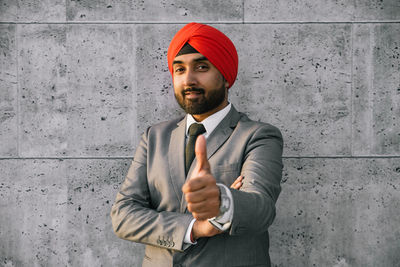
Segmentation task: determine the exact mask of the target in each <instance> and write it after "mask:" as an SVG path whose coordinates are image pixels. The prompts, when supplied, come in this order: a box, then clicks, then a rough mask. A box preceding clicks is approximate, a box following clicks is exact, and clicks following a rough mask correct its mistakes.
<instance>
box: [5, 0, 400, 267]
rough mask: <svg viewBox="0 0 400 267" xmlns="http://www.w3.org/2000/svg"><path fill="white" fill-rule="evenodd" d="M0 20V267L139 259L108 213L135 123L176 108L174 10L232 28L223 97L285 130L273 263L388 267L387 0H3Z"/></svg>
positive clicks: (395, 136)
mask: <svg viewBox="0 0 400 267" xmlns="http://www.w3.org/2000/svg"><path fill="white" fill-rule="evenodd" d="M0 21H1V24H0V32H1V33H0V157H1V159H0V170H1V172H0V266H139V265H140V262H141V258H142V256H143V246H142V245H140V244H135V243H130V242H127V241H123V240H119V239H117V238H116V237H115V236H114V235H113V233H112V230H111V223H110V219H109V211H110V208H111V205H112V203H113V201H114V197H115V194H116V191H117V189H118V187H119V184H120V183H121V182H122V180H123V179H124V175H125V174H126V172H127V169H128V166H129V162H130V159H131V158H132V155H133V152H134V150H135V146H136V145H137V143H138V139H139V137H140V135H141V133H142V132H143V130H144V129H145V128H146V127H147V126H149V125H151V124H153V123H156V122H158V121H162V120H166V119H169V118H171V117H174V116H177V115H179V114H181V111H180V109H179V108H178V106H177V105H176V104H175V100H174V97H173V93H172V92H173V89H172V86H171V80H170V75H169V73H168V70H167V65H166V50H167V47H168V44H169V41H170V39H171V38H172V36H173V34H174V33H175V32H176V31H177V30H178V29H179V28H180V27H182V26H183V23H185V22H189V21H201V22H207V23H210V24H212V25H214V26H215V27H217V28H219V29H221V30H222V31H224V32H225V33H226V34H227V35H228V36H230V37H231V39H232V40H233V41H234V43H235V44H236V46H237V48H238V52H239V57H240V65H239V76H238V80H237V82H236V84H235V85H234V87H233V88H232V89H231V92H230V99H231V102H233V103H234V105H235V106H236V107H237V108H238V109H239V110H241V111H244V112H246V113H248V114H249V115H250V117H252V118H253V119H255V120H262V121H267V122H270V123H272V124H274V125H276V126H278V127H279V128H280V129H281V130H282V133H283V135H284V138H285V152H284V163H285V170H284V177H283V184H282V186H283V191H282V194H281V196H280V198H279V200H278V203H277V208H278V215H277V218H276V220H275V222H274V225H273V226H272V227H271V228H270V232H271V257H272V261H273V263H274V266H399V262H400V119H399V118H400V104H399V103H400V58H399V56H400V3H399V1H398V0H379V1H378V0H353V1H344V0H323V1H315V0H300V1H289V0H276V1H261V0H258V1H257V0H249V1H244V0H232V1H210V0H208V1H183V0H173V1H161V0H152V1H123V0H113V1H106V0H97V1H93V0H54V1H50V0H47V1H33V0H31V1H23V0H2V1H0Z"/></svg>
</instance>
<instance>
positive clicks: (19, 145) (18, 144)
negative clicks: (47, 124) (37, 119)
mask: <svg viewBox="0 0 400 267" xmlns="http://www.w3.org/2000/svg"><path fill="white" fill-rule="evenodd" d="M19 27H20V26H19V25H18V24H17V25H15V32H14V38H15V61H16V67H17V73H16V78H17V156H18V158H19V157H21V99H20V98H21V88H20V80H19V57H18V51H19V40H18V36H19V34H18V32H19Z"/></svg>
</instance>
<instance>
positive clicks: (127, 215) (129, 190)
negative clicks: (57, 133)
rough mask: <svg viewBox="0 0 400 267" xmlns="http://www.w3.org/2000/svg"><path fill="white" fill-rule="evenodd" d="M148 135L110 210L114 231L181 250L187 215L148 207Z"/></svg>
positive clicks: (152, 243)
mask: <svg viewBox="0 0 400 267" xmlns="http://www.w3.org/2000/svg"><path fill="white" fill-rule="evenodd" d="M148 133H149V130H148V131H147V134H146V133H145V134H144V135H143V136H142V139H141V141H140V143H139V146H138V148H137V150H136V153H135V157H134V159H133V161H132V164H131V166H130V168H129V171H128V174H127V175H126V178H125V181H124V182H123V183H122V186H121V188H120V190H119V192H118V193H117V197H116V200H115V203H114V205H113V207H112V209H111V220H112V226H113V229H114V232H115V234H116V235H117V236H118V237H119V238H122V239H126V240H130V241H134V242H139V243H144V244H150V245H153V246H158V247H162V248H167V249H172V250H178V251H182V250H183V244H184V242H183V240H184V236H185V233H186V230H187V228H188V226H189V224H190V222H191V220H192V219H193V217H192V216H191V215H190V214H183V213H178V212H171V211H161V212H158V211H156V210H155V209H154V208H152V207H151V197H150V192H149V187H148V183H147V164H146V162H147V139H148V138H147V135H148Z"/></svg>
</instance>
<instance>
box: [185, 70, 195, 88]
mask: <svg viewBox="0 0 400 267" xmlns="http://www.w3.org/2000/svg"><path fill="white" fill-rule="evenodd" d="M196 84H197V78H196V73H195V72H194V71H193V70H190V69H188V70H186V72H185V74H184V77H183V85H184V86H185V87H191V86H194V85H196Z"/></svg>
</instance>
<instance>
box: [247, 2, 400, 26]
mask: <svg viewBox="0 0 400 267" xmlns="http://www.w3.org/2000/svg"><path fill="white" fill-rule="evenodd" d="M399 18H400V5H399V1H398V0H381V1H376V0H368V1H365V0H355V1H345V0H339V1H338V0H323V1H313V0H300V1H289V0H277V1H263V0H246V1H244V21H245V22H251V21H265V22H267V21H300V22H301V21H318V22H319V21H321V22H322V21H366V20H373V21H379V20H398V19H399Z"/></svg>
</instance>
